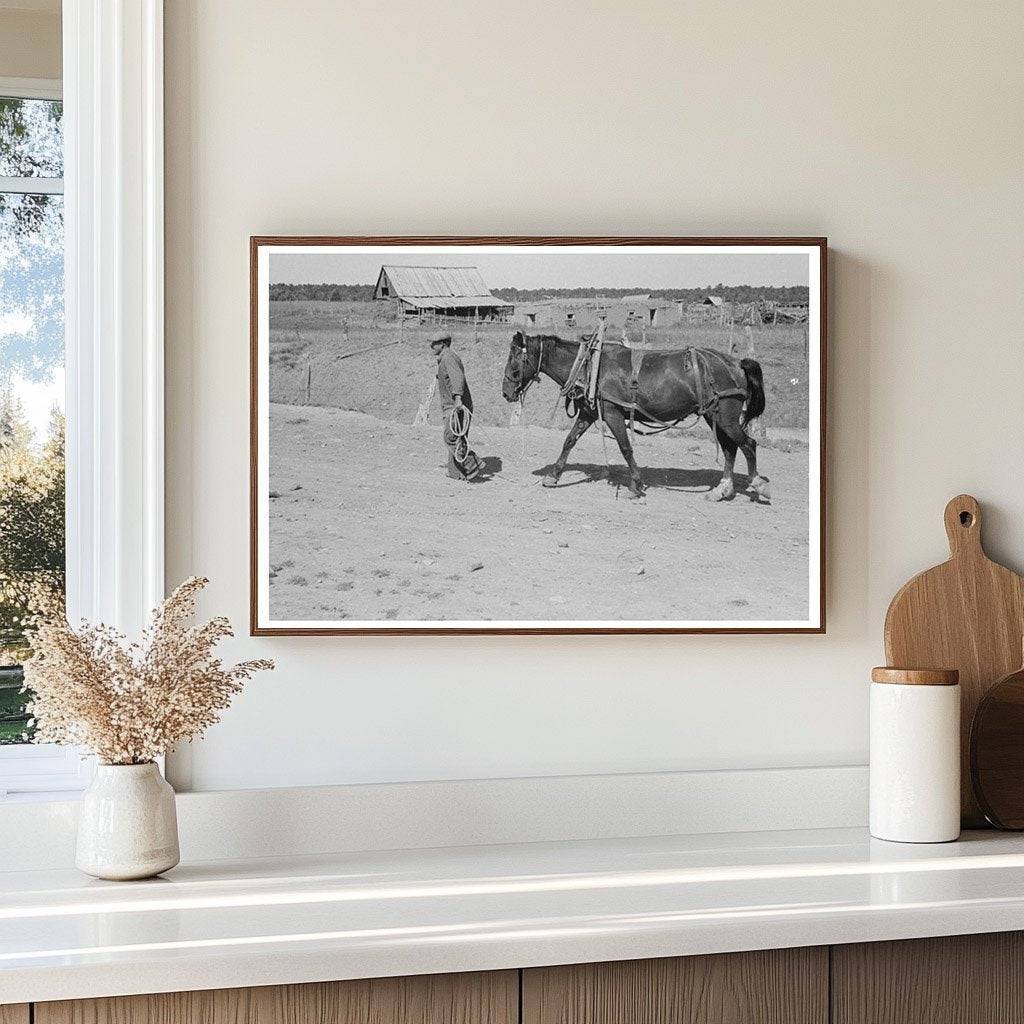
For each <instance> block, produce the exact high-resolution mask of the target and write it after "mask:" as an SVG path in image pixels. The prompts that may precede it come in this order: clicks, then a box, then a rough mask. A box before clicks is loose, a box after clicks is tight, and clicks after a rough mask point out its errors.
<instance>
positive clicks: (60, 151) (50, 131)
mask: <svg viewBox="0 0 1024 1024" xmlns="http://www.w3.org/2000/svg"><path fill="white" fill-rule="evenodd" d="M62 117H63V104H62V103H61V102H60V101H59V100H22V99H14V98H12V97H2V96H0V177H7V178H63V177H64V140H63V130H62V124H61V121H62Z"/></svg>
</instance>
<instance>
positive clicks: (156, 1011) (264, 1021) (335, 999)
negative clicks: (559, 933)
mask: <svg viewBox="0 0 1024 1024" xmlns="http://www.w3.org/2000/svg"><path fill="white" fill-rule="evenodd" d="M518 998H519V992H518V976H517V973H516V972H515V971H494V972H487V973H474V974H442V975H425V976H423V977H412V978H374V979H370V980H367V981H338V982H329V983H323V984H313V985H274V986H269V987H266V988H238V989H219V990H215V991H209V992H172V993H164V994H161V995H150V996H120V997H117V998H112V999H83V1000H69V1001H67V1002H55V1003H39V1004H37V1005H36V1015H35V1024H516V1022H517V1019H518ZM3 1024H6V1022H3ZM18 1024H22V1022H21V1021H19V1022H18Z"/></svg>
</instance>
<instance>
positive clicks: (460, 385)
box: [437, 348, 473, 412]
mask: <svg viewBox="0 0 1024 1024" xmlns="http://www.w3.org/2000/svg"><path fill="white" fill-rule="evenodd" d="M437 390H438V393H439V394H440V395H441V405H442V407H443V408H445V409H449V408H451V406H453V405H454V404H455V396H456V395H458V396H459V397H460V398H461V399H462V404H463V405H464V406H466V408H467V409H469V411H470V412H472V411H473V396H472V395H471V394H470V393H469V384H467V383H466V370H465V367H463V365H462V360H461V359H460V358H459V357H458V356H457V355H456V354H455V353H454V352H453V351H452V350H451V349H450V348H446V349H445V350H444V351H443V352H442V353H441V358H440V359H439V360H438V361H437Z"/></svg>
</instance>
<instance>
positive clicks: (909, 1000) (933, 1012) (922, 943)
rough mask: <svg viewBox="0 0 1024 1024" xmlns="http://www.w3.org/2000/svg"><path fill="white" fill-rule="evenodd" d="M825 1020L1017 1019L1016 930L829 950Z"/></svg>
mask: <svg viewBox="0 0 1024 1024" xmlns="http://www.w3.org/2000/svg"><path fill="white" fill-rule="evenodd" d="M832 1022H833V1024H1024V933H1021V932H997V933H993V934H990V935H956V936H951V937H949V938H940V939H910V940H908V941H905V942H865V943H860V944H857V945H851V946H833V947H832Z"/></svg>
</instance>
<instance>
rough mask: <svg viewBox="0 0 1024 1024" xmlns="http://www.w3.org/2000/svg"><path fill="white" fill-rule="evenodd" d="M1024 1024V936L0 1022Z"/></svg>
mask: <svg viewBox="0 0 1024 1024" xmlns="http://www.w3.org/2000/svg"><path fill="white" fill-rule="evenodd" d="M30 1020H31V1021H32V1022H33V1024H1024V933H1017V932H1007V933H1002V934H993V935H965V936H957V937H954V938H940V939H914V940H911V941H907V942H873V943H861V944H858V945H849V946H832V947H827V946H818V947H811V948H805V949H773V950H763V951H760V952H753V953H720V954H715V955H712V956H692V957H676V958H669V959H660V960H630V961H624V962H621V963H605V964H582V965H576V966H567V967H538V968H530V969H527V970H523V971H493V972H488V973H476V974H446V975H432V976H425V977H411V978H378V979H373V980H369V981H341V982H329V983H323V984H315V985H278V986H272V987H267V988H248V989H245V988H242V989H223V990H219V991H212V992H176V993H170V994H166V995H151V996H123V997H118V998H113V999H85V1000H80V1001H74V1002H54V1003H37V1004H36V1005H35V1007H34V1016H31V1015H30V1013H29V1008H28V1007H26V1006H0V1024H29V1021H30Z"/></svg>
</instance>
